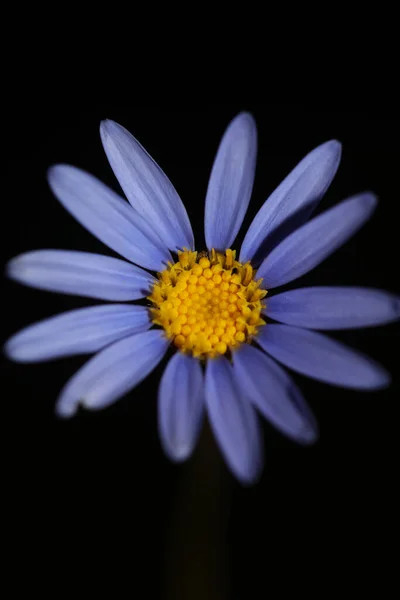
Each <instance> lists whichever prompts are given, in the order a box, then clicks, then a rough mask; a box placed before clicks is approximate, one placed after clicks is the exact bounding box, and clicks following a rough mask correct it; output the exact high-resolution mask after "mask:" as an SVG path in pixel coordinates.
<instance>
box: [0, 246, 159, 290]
mask: <svg viewBox="0 0 400 600" xmlns="http://www.w3.org/2000/svg"><path fill="white" fill-rule="evenodd" d="M7 275H8V276H9V277H11V278H12V279H15V280H16V281H18V282H19V283H23V284H25V285H29V286H31V287H35V288H39V289H42V290H49V291H52V292H61V293H62V294H76V295H77V296H87V297H88V298H99V299H101V300H137V299H138V298H143V297H144V296H147V295H148V294H149V290H150V287H151V285H152V284H153V283H154V282H155V281H156V280H155V278H154V277H153V276H152V275H150V273H147V272H146V271H143V270H142V269H139V267H135V266H134V265H131V264H129V263H127V262H125V261H123V260H119V259H118V258H112V257H110V256H102V255H100V254H90V253H89V252H73V251H70V250H34V251H33V252H26V253H24V254H20V255H19V256H16V257H15V258H12V259H11V260H10V262H9V263H8V264H7Z"/></svg>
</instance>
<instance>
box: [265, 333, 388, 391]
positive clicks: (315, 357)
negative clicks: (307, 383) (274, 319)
mask: <svg viewBox="0 0 400 600" xmlns="http://www.w3.org/2000/svg"><path fill="white" fill-rule="evenodd" d="M255 341H256V342H257V343H258V344H259V345H260V346H261V347H262V348H263V350H265V352H268V354H270V355H271V356H273V357H274V358H275V359H276V360H278V361H279V362H281V363H283V364H284V365H286V366H287V367H289V368H290V369H293V371H297V372H298V373H301V374H302V375H307V376H308V377H312V378H313V379H317V380H319V381H325V382H326V383H330V384H332V385H337V386H341V387H348V388H354V389H359V390H374V389H380V388H384V387H387V386H388V385H389V384H390V375H389V373H387V371H385V370H384V369H383V367H381V366H380V365H378V364H377V363H376V362H375V361H373V360H372V359H371V358H369V357H368V356H364V355H363V354H360V353H358V352H356V351H354V350H351V349H350V348H348V347H347V346H345V345H343V344H341V343H339V342H337V341H336V340H332V339H330V338H328V337H326V336H325V335H322V334H321V333H316V332H315V331H309V330H307V329H299V328H297V327H290V326H289V325H277V324H275V323H274V324H272V323H270V324H267V325H266V326H265V327H262V328H261V330H260V332H259V334H258V336H257V338H256V340H255Z"/></svg>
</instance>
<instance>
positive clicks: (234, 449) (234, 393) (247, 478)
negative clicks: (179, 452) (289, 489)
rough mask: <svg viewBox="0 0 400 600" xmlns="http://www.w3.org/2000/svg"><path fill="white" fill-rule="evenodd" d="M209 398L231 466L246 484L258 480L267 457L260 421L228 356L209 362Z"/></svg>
mask: <svg viewBox="0 0 400 600" xmlns="http://www.w3.org/2000/svg"><path fill="white" fill-rule="evenodd" d="M205 400H206V407H207V411H208V415H209V420H210V425H211V428H212V430H213V431H214V435H215V437H216V440H217V442H218V444H219V446H220V448H221V451H222V454H223V455H224V457H225V460H226V462H227V463H228V466H229V468H230V469H231V471H232V472H233V474H234V475H235V476H236V477H237V478H238V479H239V480H240V481H241V482H242V483H247V484H250V483H254V482H255V481H256V480H257V479H258V477H259V476H260V473H261V470H262V467H263V458H264V457H263V443H262V436H261V431H260V424H259V421H258V418H257V414H256V412H255V410H254V408H253V407H252V405H251V404H250V402H248V401H247V400H246V398H245V397H244V396H243V394H242V393H241V392H240V390H239V389H238V386H237V385H236V382H235V379H234V375H233V371H232V367H231V365H230V364H229V362H228V360H227V359H226V358H224V357H220V358H215V359H212V360H209V361H208V363H207V369H206V380H205Z"/></svg>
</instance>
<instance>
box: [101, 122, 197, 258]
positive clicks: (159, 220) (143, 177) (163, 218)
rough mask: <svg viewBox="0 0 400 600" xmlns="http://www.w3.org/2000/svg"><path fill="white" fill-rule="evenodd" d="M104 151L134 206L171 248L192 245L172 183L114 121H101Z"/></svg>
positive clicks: (180, 201)
mask: <svg viewBox="0 0 400 600" xmlns="http://www.w3.org/2000/svg"><path fill="white" fill-rule="evenodd" d="M100 135H101V140H102V142H103V146H104V150H105V152H106V154H107V158H108V160H109V163H110V165H111V168H112V170H113V171H114V173H115V176H116V177H117V179H118V181H119V184H120V186H121V188H122V189H123V190H124V192H125V194H126V197H127V198H128V200H129V202H130V203H131V204H132V206H133V208H134V209H135V210H136V211H137V212H138V213H139V214H140V215H142V217H143V218H144V219H145V220H146V221H147V222H148V224H149V225H150V226H151V227H152V228H153V230H154V231H155V233H156V234H157V235H158V236H159V237H160V239H161V240H162V241H163V242H164V244H165V245H166V246H167V248H169V249H170V250H176V249H177V248H183V247H184V246H186V247H187V248H192V249H193V248H194V238H193V231H192V228H191V226H190V221H189V217H188V215H187V212H186V209H185V207H184V205H183V204H182V200H181V199H180V198H179V196H178V194H177V192H176V190H175V188H174V186H173V185H172V183H171V182H170V180H169V179H168V177H167V176H166V175H165V173H164V172H163V171H162V170H161V169H160V167H159V166H158V165H157V163H156V162H155V161H154V160H153V159H152V158H151V156H150V155H149V154H148V153H147V152H146V150H145V149H144V148H143V147H142V146H141V145H140V144H139V142H138V141H137V140H136V139H135V138H134V137H133V135H131V134H130V133H129V131H127V130H126V129H124V127H121V125H118V123H115V122H114V121H110V120H108V119H107V120H105V121H102V123H101V126H100Z"/></svg>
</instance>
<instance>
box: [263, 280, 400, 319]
mask: <svg viewBox="0 0 400 600" xmlns="http://www.w3.org/2000/svg"><path fill="white" fill-rule="evenodd" d="M266 302H267V307H266V310H265V311H264V312H265V314H266V315H267V316H268V317H270V318H271V319H275V320H276V321H281V322H282V323H287V324H288V325H296V326H298V327H308V328H310V329H355V328H357V327H370V326H372V325H384V324H385V323H390V322H391V321H396V320H397V319H400V297H399V296H395V295H394V294H389V293H388V292H385V291H383V290H374V289H366V288H359V287H309V288H301V289H298V290H291V291H290V292H284V293H282V294H277V295H276V296H273V297H272V298H270V297H269V296H267V298H266Z"/></svg>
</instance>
